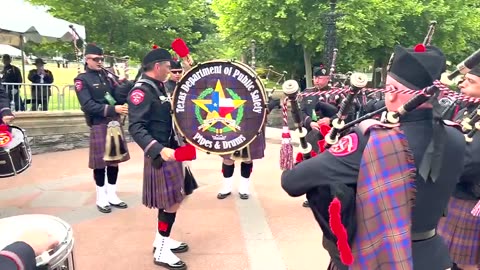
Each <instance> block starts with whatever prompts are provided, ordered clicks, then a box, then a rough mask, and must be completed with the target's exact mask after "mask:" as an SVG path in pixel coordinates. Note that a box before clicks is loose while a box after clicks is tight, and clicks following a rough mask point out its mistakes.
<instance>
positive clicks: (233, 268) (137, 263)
mask: <svg viewBox="0 0 480 270" xmlns="http://www.w3.org/2000/svg"><path fill="white" fill-rule="evenodd" d="M279 135H280V131H279V130H277V129H272V128H268V130H267V138H270V139H273V140H268V141H270V143H268V146H267V158H265V159H263V160H261V161H257V162H255V166H254V171H253V174H252V178H251V179H252V182H253V185H252V196H251V198H250V199H249V200H247V201H243V200H240V199H239V198H238V195H237V193H236V192H234V193H233V196H230V197H228V198H227V199H225V200H218V199H216V194H217V191H218V189H219V187H220V184H221V180H222V177H221V173H220V164H221V161H220V158H219V157H218V156H214V155H206V154H204V153H199V154H198V159H197V160H196V161H194V162H193V166H192V170H193V173H194V174H195V177H196V178H197V180H198V182H199V184H200V188H199V189H198V190H196V191H195V192H194V194H193V195H192V196H190V197H189V198H188V199H187V201H186V202H185V204H184V205H183V206H182V209H181V210H180V211H179V212H178V216H177V221H176V223H175V226H174V229H173V232H172V237H174V238H176V239H179V240H183V241H186V242H188V243H189V245H190V251H189V252H187V253H185V254H180V256H179V257H180V258H182V259H183V260H185V261H186V263H187V264H188V266H189V269H191V270H204V269H205V270H207V269H208V270H237V269H245V270H257V269H258V270H260V269H262V270H267V269H268V270H270V269H271V270H286V269H289V270H297V269H298V270H304V269H326V266H327V264H328V255H327V254H326V252H325V251H324V250H323V249H322V247H321V233H320V229H319V227H318V225H317V224H316V223H315V221H314V219H313V216H312V214H311V212H310V210H308V209H305V208H303V207H301V203H302V201H303V198H291V197H289V196H288V195H286V193H285V192H283V191H282V189H281V187H280V184H279V179H280V175H281V171H280V169H279V165H278V159H279V149H280V145H279V144H278V142H279V141H278V138H279ZM272 142H273V143H272ZM129 149H130V151H131V157H132V159H131V160H130V161H128V162H127V163H124V164H122V165H121V167H120V175H119V184H118V191H119V196H120V197H121V198H122V199H124V200H125V201H126V202H127V203H129V208H128V209H125V210H117V209H113V212H112V213H110V214H102V213H100V212H98V211H97V210H96V207H95V190H94V182H93V179H92V176H91V171H90V170H89V169H88V168H87V161H88V149H77V150H72V151H66V152H57V153H48V154H41V155H35V156H34V158H33V164H32V167H31V168H30V169H29V170H27V171H26V172H25V173H23V174H20V175H18V176H16V177H14V178H9V179H1V180H0V218H3V217H8V216H14V215H19V214H33V213H35V214H37V213H38V214H49V215H55V216H58V217H60V218H62V219H64V220H65V221H67V222H68V223H69V224H71V225H72V227H73V233H74V237H75V250H74V254H75V258H76V264H77V265H76V270H103V269H115V270H130V269H132V270H142V269H145V270H147V269H163V268H159V267H157V266H154V265H153V263H152V241H153V237H154V234H155V230H156V216H157V213H156V211H154V210H149V209H147V208H145V207H143V206H142V205H141V193H140V192H141V182H142V166H143V158H142V155H143V153H142V151H141V150H140V148H138V146H136V145H135V144H131V145H129ZM235 173H236V175H239V170H237V171H236V172H235Z"/></svg>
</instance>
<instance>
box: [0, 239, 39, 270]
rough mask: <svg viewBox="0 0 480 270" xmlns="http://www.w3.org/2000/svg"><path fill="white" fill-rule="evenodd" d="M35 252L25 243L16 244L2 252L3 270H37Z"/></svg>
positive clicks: (0, 267)
mask: <svg viewBox="0 0 480 270" xmlns="http://www.w3.org/2000/svg"><path fill="white" fill-rule="evenodd" d="M36 264H37V262H36V261H35V252H34V251H33V249H32V247H31V246H29V245H28V244H26V243H24V242H15V243H13V244H11V245H8V246H7V247H5V248H4V249H3V250H1V251H0V269H1V270H20V269H24V270H35V269H36Z"/></svg>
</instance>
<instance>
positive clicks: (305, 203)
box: [302, 201, 310, 208]
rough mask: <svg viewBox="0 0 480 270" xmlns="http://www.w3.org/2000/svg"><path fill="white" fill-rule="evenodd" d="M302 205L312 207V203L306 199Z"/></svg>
mask: <svg viewBox="0 0 480 270" xmlns="http://www.w3.org/2000/svg"><path fill="white" fill-rule="evenodd" d="M302 206H303V207H306V208H308V207H310V204H309V203H308V201H304V202H303V204H302Z"/></svg>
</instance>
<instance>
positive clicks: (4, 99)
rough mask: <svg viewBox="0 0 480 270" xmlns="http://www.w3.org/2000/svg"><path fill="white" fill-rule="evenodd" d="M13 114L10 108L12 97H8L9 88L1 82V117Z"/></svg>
mask: <svg viewBox="0 0 480 270" xmlns="http://www.w3.org/2000/svg"><path fill="white" fill-rule="evenodd" d="M7 115H13V114H12V111H11V110H10V99H9V98H8V93H7V90H5V87H3V85H2V84H0V117H4V116H7Z"/></svg>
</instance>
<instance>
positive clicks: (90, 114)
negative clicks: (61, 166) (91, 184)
mask: <svg viewBox="0 0 480 270" xmlns="http://www.w3.org/2000/svg"><path fill="white" fill-rule="evenodd" d="M103 60H104V58H103V50H102V49H101V48H100V47H98V46H96V45H94V44H88V45H87V46H86V48H85V72H84V73H80V74H78V76H77V77H76V78H75V79H74V82H75V92H76V94H77V98H78V100H79V102H80V105H81V109H82V111H83V112H84V113H85V118H86V122H87V125H88V126H89V127H90V157H89V163H88V166H89V168H90V169H92V170H93V178H94V179H95V183H96V186H97V188H96V189H97V200H96V204H97V208H98V210H99V211H100V212H102V213H110V212H111V211H112V210H111V208H110V206H114V207H117V208H127V204H126V203H125V202H123V201H122V200H120V199H119V198H118V196H117V194H116V187H117V178H118V164H119V163H121V162H125V161H127V160H129V159H130V155H129V153H128V148H127V144H126V142H125V140H124V136H123V130H122V128H121V125H120V123H119V121H120V116H121V115H126V114H127V112H128V109H127V107H126V106H123V105H120V104H119V103H118V102H117V101H116V100H115V98H114V97H113V95H114V89H115V85H116V84H115V82H114V81H113V80H112V78H111V77H109V76H108V74H107V73H106V72H105V71H104V70H103V67H102V63H103ZM122 104H123V103H122ZM105 168H106V174H107V178H108V183H107V185H105Z"/></svg>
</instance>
